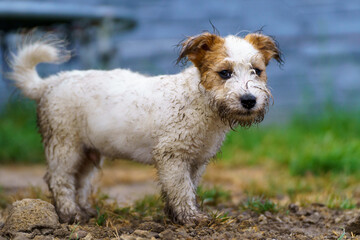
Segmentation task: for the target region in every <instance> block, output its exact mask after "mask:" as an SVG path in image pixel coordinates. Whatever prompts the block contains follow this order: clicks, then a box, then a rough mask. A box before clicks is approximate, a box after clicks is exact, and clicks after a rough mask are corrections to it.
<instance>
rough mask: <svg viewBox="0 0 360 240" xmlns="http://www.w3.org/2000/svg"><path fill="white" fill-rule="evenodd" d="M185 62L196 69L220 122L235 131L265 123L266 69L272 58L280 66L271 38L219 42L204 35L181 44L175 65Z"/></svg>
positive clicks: (254, 35)
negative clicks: (183, 60)
mask: <svg viewBox="0 0 360 240" xmlns="http://www.w3.org/2000/svg"><path fill="white" fill-rule="evenodd" d="M186 58H187V59H188V60H190V61H191V62H192V63H193V64H194V65H195V66H196V67H197V68H198V70H199V72H200V75H201V80H200V84H201V85H202V86H203V87H204V89H205V90H206V93H207V94H208V95H209V96H210V99H211V100H210V104H211V106H212V107H213V108H214V110H215V111H217V112H218V113H219V115H220V117H221V119H222V120H223V121H226V122H228V123H229V124H230V126H231V127H235V126H236V125H238V124H239V125H241V126H251V125H252V124H253V123H259V122H261V121H262V120H263V119H264V115H265V113H266V111H267V108H268V105H269V101H270V98H271V93H270V90H269V89H268V88H267V76H266V66H267V65H268V63H269V61H270V60H271V59H272V58H274V59H275V60H277V61H278V62H279V63H282V59H281V53H280V51H279V49H278V47H277V44H276V42H275V41H274V40H273V39H272V38H271V37H269V36H265V35H263V34H260V33H251V34H248V35H246V36H245V37H244V38H241V37H238V36H232V35H230V36H227V37H225V38H222V37H220V36H218V35H216V34H211V33H207V32H206V33H203V34H200V35H197V36H194V37H189V38H187V39H186V40H185V41H184V42H183V43H182V49H181V52H180V56H179V58H178V62H179V61H181V60H182V59H186Z"/></svg>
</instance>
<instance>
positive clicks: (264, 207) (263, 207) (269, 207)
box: [240, 197, 278, 213]
mask: <svg viewBox="0 0 360 240" xmlns="http://www.w3.org/2000/svg"><path fill="white" fill-rule="evenodd" d="M240 208H242V209H244V210H251V211H253V212H257V213H265V212H273V213H274V212H277V211H278V207H277V205H276V204H275V203H274V202H272V201H271V200H269V199H265V198H263V197H249V198H248V199H247V200H246V201H245V202H244V203H242V204H241V205H240Z"/></svg>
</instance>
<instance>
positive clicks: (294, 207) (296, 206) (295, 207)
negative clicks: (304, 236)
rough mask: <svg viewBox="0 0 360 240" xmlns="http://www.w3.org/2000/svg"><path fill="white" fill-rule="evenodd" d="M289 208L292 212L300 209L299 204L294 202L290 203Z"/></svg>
mask: <svg viewBox="0 0 360 240" xmlns="http://www.w3.org/2000/svg"><path fill="white" fill-rule="evenodd" d="M288 209H289V210H290V212H292V213H296V212H297V211H299V206H298V205H296V204H294V203H291V204H289V207H288Z"/></svg>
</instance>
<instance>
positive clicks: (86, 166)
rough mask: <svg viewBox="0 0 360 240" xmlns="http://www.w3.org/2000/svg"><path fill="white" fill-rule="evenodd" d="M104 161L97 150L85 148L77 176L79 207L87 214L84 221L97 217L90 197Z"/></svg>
mask: <svg viewBox="0 0 360 240" xmlns="http://www.w3.org/2000/svg"><path fill="white" fill-rule="evenodd" d="M103 161H104V157H101V156H100V153H99V152H98V151H96V150H93V149H89V148H84V157H83V159H82V163H81V165H80V166H79V170H78V173H77V175H76V197H77V203H78V204H79V207H80V208H81V210H82V211H83V213H84V214H85V216H83V217H84V219H82V221H85V222H86V221H88V220H89V218H91V217H95V216H96V210H95V209H93V208H92V207H91V204H90V202H89V196H90V194H91V192H92V186H91V183H92V180H93V179H94V177H95V176H96V175H97V172H98V171H99V168H100V167H101V165H102V163H103Z"/></svg>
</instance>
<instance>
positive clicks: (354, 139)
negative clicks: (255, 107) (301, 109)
mask: <svg viewBox="0 0 360 240" xmlns="http://www.w3.org/2000/svg"><path fill="white" fill-rule="evenodd" d="M359 122H360V113H359V112H357V113H354V112H343V111H335V110H328V111H327V112H325V113H323V114H319V115H311V116H310V115H298V116H294V117H293V119H292V120H291V121H290V122H289V123H287V124H284V125H282V126H278V125H268V126H261V127H253V128H251V129H237V132H231V133H230V134H229V135H228V136H227V139H226V141H225V144H224V146H223V147H222V154H221V155H219V157H221V158H222V160H221V161H223V162H224V163H225V164H228V165H236V164H242V165H249V164H250V165H255V164H262V163H263V162H264V161H272V162H274V163H276V164H279V165H283V166H286V167H288V168H289V170H290V172H291V173H292V174H293V175H305V174H309V173H310V174H314V175H321V174H324V173H329V172H331V173H346V174H355V173H359V172H360V161H359V156H360V137H359V136H360V124H359Z"/></svg>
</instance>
